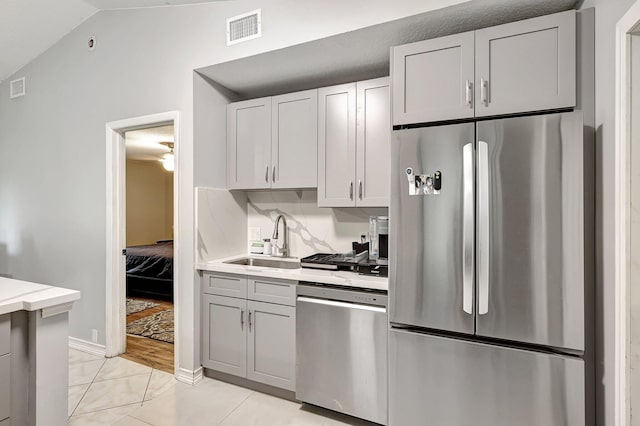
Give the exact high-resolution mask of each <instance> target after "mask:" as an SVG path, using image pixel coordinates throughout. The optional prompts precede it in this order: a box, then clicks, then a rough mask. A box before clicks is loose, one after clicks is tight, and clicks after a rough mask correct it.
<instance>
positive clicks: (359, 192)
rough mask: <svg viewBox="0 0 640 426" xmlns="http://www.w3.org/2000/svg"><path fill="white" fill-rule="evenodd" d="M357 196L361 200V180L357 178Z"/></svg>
mask: <svg viewBox="0 0 640 426" xmlns="http://www.w3.org/2000/svg"><path fill="white" fill-rule="evenodd" d="M358 197H360V199H361V200H362V180H361V179H358Z"/></svg>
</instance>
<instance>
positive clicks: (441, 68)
mask: <svg viewBox="0 0 640 426" xmlns="http://www.w3.org/2000/svg"><path fill="white" fill-rule="evenodd" d="M473 38H474V34H473V31H471V32H468V33H462V34H455V35H451V36H447V37H441V38H436V39H432V40H425V41H420V42H417V43H410V44H405V45H403V46H397V47H394V48H393V50H392V52H391V56H392V61H393V63H392V68H391V70H392V82H393V124H394V125H402V124H414V123H427V122H431V121H443V120H454V119H460V118H470V117H473V101H472V96H473V93H472V84H473V72H474V70H473V55H474V52H473V45H474V42H473Z"/></svg>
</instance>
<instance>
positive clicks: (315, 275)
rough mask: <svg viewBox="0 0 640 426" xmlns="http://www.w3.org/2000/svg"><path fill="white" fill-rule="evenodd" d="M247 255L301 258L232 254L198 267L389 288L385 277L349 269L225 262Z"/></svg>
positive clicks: (291, 260)
mask: <svg viewBox="0 0 640 426" xmlns="http://www.w3.org/2000/svg"><path fill="white" fill-rule="evenodd" d="M245 257H254V258H259V259H267V258H269V259H275V260H281V261H289V262H299V261H300V259H282V258H279V257H270V256H259V255H250V256H249V255H244V256H232V257H228V258H224V259H218V260H212V261H209V262H205V263H199V264H198V265H197V266H196V267H197V268H198V269H199V270H201V271H211V272H223V273H227V274H240V275H252V276H258V277H264V278H280V279H283V280H295V281H310V282H316V283H324V284H334V285H342V286H346V287H356V288H367V289H374V290H388V289H389V280H388V278H385V277H375V276H368V275H359V274H358V273H356V272H349V271H325V270H321V269H309V268H298V269H279V268H270V267H261V266H248V265H232V264H229V263H225V262H228V261H233V260H236V259H242V258H245Z"/></svg>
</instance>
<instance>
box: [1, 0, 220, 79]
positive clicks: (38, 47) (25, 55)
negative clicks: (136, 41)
mask: <svg viewBox="0 0 640 426" xmlns="http://www.w3.org/2000/svg"><path fill="white" fill-rule="evenodd" d="M209 1H217V0H58V1H52V0H0V82H1V81H3V80H5V79H6V78H8V77H9V76H10V75H12V74H13V73H15V72H16V71H18V70H19V69H20V68H22V67H23V66H24V65H26V64H28V63H29V62H30V61H31V60H33V59H35V58H36V57H37V56H39V55H40V54H41V53H43V52H44V51H46V50H47V49H48V48H49V47H51V46H53V45H54V44H55V43H57V42H58V41H59V40H60V39H61V38H62V37H64V36H65V35H66V34H68V33H69V32H71V30H73V29H74V28H75V27H77V26H78V25H80V24H81V23H82V22H84V21H85V20H87V19H88V18H90V17H91V16H92V15H93V14H94V13H96V12H98V11H100V10H107V9H128V8H139V7H158V6H172V5H179V4H191V3H205V2H209Z"/></svg>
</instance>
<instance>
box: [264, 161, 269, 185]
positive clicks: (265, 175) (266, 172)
mask: <svg viewBox="0 0 640 426" xmlns="http://www.w3.org/2000/svg"><path fill="white" fill-rule="evenodd" d="M264 180H265V182H269V165H267V170H265V172H264Z"/></svg>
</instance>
